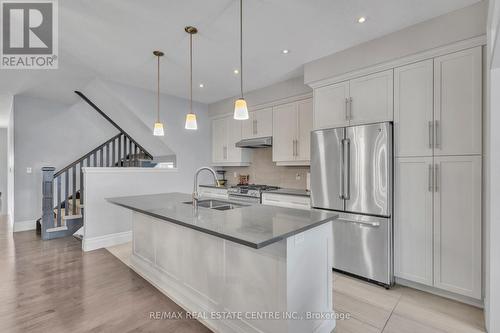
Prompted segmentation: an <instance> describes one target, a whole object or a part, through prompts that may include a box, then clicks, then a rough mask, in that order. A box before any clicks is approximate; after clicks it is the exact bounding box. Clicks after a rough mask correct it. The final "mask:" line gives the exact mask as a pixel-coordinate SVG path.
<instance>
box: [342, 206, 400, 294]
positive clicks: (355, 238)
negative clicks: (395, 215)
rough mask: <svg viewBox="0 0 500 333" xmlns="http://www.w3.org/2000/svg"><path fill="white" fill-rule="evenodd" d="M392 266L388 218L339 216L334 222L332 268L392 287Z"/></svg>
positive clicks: (390, 232)
mask: <svg viewBox="0 0 500 333" xmlns="http://www.w3.org/2000/svg"><path fill="white" fill-rule="evenodd" d="M392 266H393V265H392V221H391V219H390V218H379V217H371V216H364V215H354V214H341V216H340V217H339V218H338V219H337V220H335V221H333V268H335V269H337V270H341V271H344V272H347V273H351V274H355V275H358V276H361V277H364V278H366V279H370V280H375V281H377V282H379V283H382V284H385V285H391V284H392V282H393V267H392Z"/></svg>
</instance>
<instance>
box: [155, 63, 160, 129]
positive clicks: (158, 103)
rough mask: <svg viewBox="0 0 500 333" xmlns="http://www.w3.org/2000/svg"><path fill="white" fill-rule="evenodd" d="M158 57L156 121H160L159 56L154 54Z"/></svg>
mask: <svg viewBox="0 0 500 333" xmlns="http://www.w3.org/2000/svg"><path fill="white" fill-rule="evenodd" d="M156 57H157V58H158V77H157V78H158V81H157V87H156V94H157V95H156V98H157V104H156V107H157V122H158V123H159V122H160V56H159V55H158V56H156Z"/></svg>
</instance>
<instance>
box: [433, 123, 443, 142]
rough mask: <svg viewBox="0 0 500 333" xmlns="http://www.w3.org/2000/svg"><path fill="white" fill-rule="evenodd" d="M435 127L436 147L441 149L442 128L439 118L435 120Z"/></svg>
mask: <svg viewBox="0 0 500 333" xmlns="http://www.w3.org/2000/svg"><path fill="white" fill-rule="evenodd" d="M434 127H435V131H434V133H435V134H434V147H436V148H439V149H441V133H440V130H441V128H440V126H439V121H438V120H436V121H434Z"/></svg>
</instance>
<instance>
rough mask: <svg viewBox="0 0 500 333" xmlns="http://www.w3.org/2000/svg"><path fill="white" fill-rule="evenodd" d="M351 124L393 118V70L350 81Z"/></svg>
mask: <svg viewBox="0 0 500 333" xmlns="http://www.w3.org/2000/svg"><path fill="white" fill-rule="evenodd" d="M349 85H350V86H349V92H350V106H349V120H350V125H357V124H369V123H376V122H381V121H391V120H392V119H393V70H392V69H390V70H388V71H384V72H379V73H375V74H371V75H367V76H363V77H360V78H357V79H354V80H351V81H350V82H349Z"/></svg>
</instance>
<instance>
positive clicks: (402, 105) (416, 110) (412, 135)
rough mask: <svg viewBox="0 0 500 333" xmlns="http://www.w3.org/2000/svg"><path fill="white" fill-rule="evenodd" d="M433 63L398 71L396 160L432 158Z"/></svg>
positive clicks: (413, 65)
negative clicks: (402, 158) (416, 157)
mask: <svg viewBox="0 0 500 333" xmlns="http://www.w3.org/2000/svg"><path fill="white" fill-rule="evenodd" d="M433 66H434V63H433V60H432V59H430V60H425V61H422V62H418V63H415V64H411V65H408V66H403V67H399V68H396V69H395V70H394V147H395V149H394V150H395V156H397V157H405V156H431V155H432V150H433V143H432V140H433V121H434V112H433V109H434V75H433Z"/></svg>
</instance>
